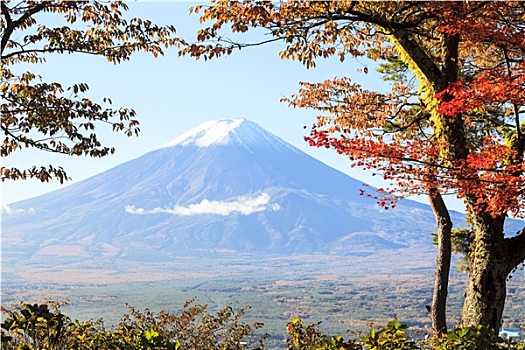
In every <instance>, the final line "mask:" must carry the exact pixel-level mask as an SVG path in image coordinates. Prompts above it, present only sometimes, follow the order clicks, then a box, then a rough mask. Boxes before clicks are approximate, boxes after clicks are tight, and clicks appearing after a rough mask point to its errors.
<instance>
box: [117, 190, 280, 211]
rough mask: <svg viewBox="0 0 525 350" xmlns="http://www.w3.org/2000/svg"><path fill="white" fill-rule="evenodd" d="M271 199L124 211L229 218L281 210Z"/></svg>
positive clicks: (246, 198) (262, 197)
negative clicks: (237, 215)
mask: <svg viewBox="0 0 525 350" xmlns="http://www.w3.org/2000/svg"><path fill="white" fill-rule="evenodd" d="M270 200H271V197H270V195H269V194H267V193H261V194H260V195H259V196H257V197H254V196H243V197H238V198H237V200H235V201H210V200H207V199H204V200H202V201H201V202H200V203H198V204H190V205H188V206H187V207H185V206H181V205H176V206H175V207H173V208H171V209H170V208H154V209H150V210H147V209H144V208H137V207H135V206H134V205H126V206H125V207H124V209H125V210H126V212H128V213H130V214H137V215H144V214H171V215H180V216H189V215H203V214H208V215H221V216H228V215H230V214H232V213H239V214H242V215H250V214H253V213H256V212H261V211H265V210H271V211H276V210H279V209H280V206H279V204H277V203H273V204H272V203H270Z"/></svg>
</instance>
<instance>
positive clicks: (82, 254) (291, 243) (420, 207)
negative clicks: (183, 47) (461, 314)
mask: <svg viewBox="0 0 525 350" xmlns="http://www.w3.org/2000/svg"><path fill="white" fill-rule="evenodd" d="M362 187H363V184H362V183H361V182H359V181H357V180H355V179H353V178H351V177H349V176H348V175H346V174H344V173H342V172H339V171H337V170H335V169H333V168H331V167H329V166H327V165H325V164H323V163H322V162H320V161H318V160H316V159H314V158H312V157H311V156H309V155H307V154H306V153H304V152H302V151H300V150H298V149H297V148H295V147H293V146H291V145H290V144H288V143H286V142H284V141H283V140H281V139H280V138H278V137H276V136H274V135H273V134H271V133H269V132H267V131H266V130H264V129H262V128H261V127H260V126H258V125H257V124H255V123H253V122H251V121H248V120H244V119H236V120H220V121H210V122H207V123H204V124H202V125H200V126H198V127H197V128H195V129H193V130H191V131H189V132H187V133H185V134H183V135H181V136H180V137H178V138H176V139H175V140H173V141H172V142H170V143H168V144H166V145H165V146H163V147H161V148H160V149H157V150H154V151H152V152H149V153H147V154H145V155H143V156H141V157H139V158H136V159H133V160H131V161H128V162H126V163H123V164H121V165H118V166H116V167H114V168H112V169H110V170H108V171H106V172H104V173H101V174H99V175H96V176H94V177H91V178H88V179H86V180H84V181H81V182H78V183H76V184H73V185H70V186H67V187H65V188H63V189H60V190H57V191H54V192H50V193H48V194H45V195H42V196H39V197H36V198H32V199H28V200H24V201H20V202H17V203H14V204H12V205H10V210H9V212H8V213H4V215H3V222H2V229H3V261H4V264H15V265H33V266H34V265H38V264H44V263H47V262H50V261H58V260H60V261H62V262H68V263H81V262H83V261H93V260H94V259H97V261H101V260H104V261H106V260H107V261H110V262H111V263H112V264H115V265H116V264H121V263H122V262H126V261H127V262H130V261H134V262H137V261H139V262H140V261H168V260H170V259H173V258H175V257H181V256H192V255H194V256H195V255H198V254H201V255H202V253H203V252H206V253H210V254H211V253H220V252H240V253H263V254H292V253H293V254H303V253H304V254H306V253H314V254H317V253H322V254H345V255H346V254H362V255H366V254H372V253H375V252H378V251H382V250H393V249H399V248H403V247H411V246H420V247H421V246H426V247H428V246H431V244H432V243H431V238H430V235H429V233H430V232H432V230H433V229H434V223H435V220H434V217H433V214H432V212H431V210H430V208H429V207H428V206H426V205H424V204H421V203H417V202H414V201H409V200H403V201H401V202H400V203H399V204H398V206H397V208H396V209H395V210H389V211H385V210H383V209H380V208H378V207H377V205H376V202H375V201H374V200H372V199H369V198H367V197H366V196H361V195H359V189H360V188H362ZM453 218H454V221H455V222H464V216H463V215H462V214H459V213H453Z"/></svg>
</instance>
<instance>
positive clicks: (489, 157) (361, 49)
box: [182, 0, 525, 329]
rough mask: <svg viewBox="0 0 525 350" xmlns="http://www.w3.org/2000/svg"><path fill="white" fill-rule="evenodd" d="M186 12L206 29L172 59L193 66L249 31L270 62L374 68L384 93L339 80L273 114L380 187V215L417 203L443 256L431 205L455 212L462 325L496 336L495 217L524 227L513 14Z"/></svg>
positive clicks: (294, 9)
mask: <svg viewBox="0 0 525 350" xmlns="http://www.w3.org/2000/svg"><path fill="white" fill-rule="evenodd" d="M194 10H195V12H198V13H201V21H202V22H206V21H211V22H212V24H210V25H209V26H206V27H204V28H202V29H201V30H199V32H198V41H199V42H197V43H193V44H188V45H187V46H186V47H185V48H184V49H183V51H182V54H187V55H191V56H194V57H196V58H204V59H210V58H214V57H219V56H222V55H228V54H230V53H232V52H233V51H234V50H236V49H239V48H242V47H246V46H255V45H260V44H262V43H264V42H261V43H247V44H243V43H239V42H235V41H233V40H230V39H229V38H228V35H227V34H226V28H225V27H226V25H228V26H230V29H231V31H232V32H234V33H243V32H246V31H248V30H249V29H250V28H254V27H262V28H263V29H265V30H267V32H268V39H266V41H265V42H270V41H282V42H284V43H285V45H286V47H285V49H284V50H282V51H281V52H280V53H279V54H280V56H281V57H282V58H283V59H293V60H297V61H300V62H301V63H303V64H304V65H306V67H314V66H315V62H316V61H317V60H318V59H322V58H326V57H330V56H338V57H339V59H340V60H341V61H344V60H345V59H347V58H348V57H363V56H367V57H368V58H371V59H372V60H375V61H377V62H378V63H380V69H379V71H380V73H381V74H382V75H383V78H384V79H385V80H387V81H388V82H389V83H390V91H389V92H386V93H384V92H380V91H374V90H366V89H364V88H363V87H362V86H361V84H359V83H357V82H354V81H352V79H351V78H350V77H349V76H344V77H335V78H333V79H329V80H326V81H323V82H317V83H311V82H302V83H301V88H300V90H299V92H298V93H297V94H296V95H294V96H291V97H289V98H287V99H285V101H286V102H288V103H289V104H290V106H292V107H298V108H307V109H314V110H317V111H319V116H318V117H317V120H316V122H315V123H314V125H313V127H312V130H311V133H310V135H309V136H307V137H306V139H307V141H308V142H309V143H310V145H312V146H317V147H327V148H331V149H334V150H335V151H336V152H338V153H339V154H341V155H344V156H346V157H348V159H349V160H350V163H351V165H352V166H357V167H362V168H365V169H370V170H372V171H374V172H375V173H378V174H381V175H382V176H383V178H384V179H386V180H388V181H390V182H391V184H392V185H391V186H390V187H389V188H384V189H380V191H381V192H382V195H381V196H379V197H378V200H379V203H380V204H381V205H383V206H385V207H389V206H392V204H395V200H396V198H398V196H399V195H401V196H406V195H412V194H427V195H428V196H429V199H430V202H431V204H432V206H433V208H434V212H435V214H436V219H437V221H438V228H440V227H441V229H439V230H438V233H439V232H441V236H442V237H443V240H442V241H443V244H445V245H446V246H447V247H446V248H445V250H447V249H448V251H449V254H450V230H451V226H452V225H451V223H450V217H449V215H448V209H447V208H446V205H445V204H444V202H443V201H442V199H441V196H442V195H443V194H450V193H452V194H455V195H456V196H457V197H459V198H462V199H464V201H465V204H466V207H467V211H468V213H469V221H470V223H471V225H472V230H473V232H474V239H473V248H472V250H471V253H470V257H469V261H470V265H469V266H470V268H469V286H468V288H467V293H466V301H465V306H464V309H463V315H462V318H463V323H464V324H466V325H475V324H484V325H487V326H489V327H491V328H493V329H497V328H498V327H499V322H500V320H501V315H502V312H503V305H504V301H505V279H506V277H507V275H508V274H509V273H510V272H511V271H512V269H513V268H515V267H516V266H517V265H518V264H519V263H521V262H523V260H524V259H525V231H524V230H522V231H521V232H518V233H517V234H515V235H514V236H513V237H512V238H508V237H507V238H506V237H505V233H504V229H503V223H504V221H505V218H506V217H507V215H509V214H512V215H514V216H517V217H524V216H525V209H524V204H525V174H524V172H525V162H524V150H525V137H524V131H525V123H524V122H523V120H522V118H523V114H524V112H525V108H524V105H525V85H524V83H525V74H524V73H525V70H524V69H525V55H524V53H525V41H524V40H523V39H524V37H525V35H524V34H525V33H524V30H525V5H523V3H521V2H461V1H454V2H420V1H413V2H412V1H396V2H383V1H377V2H375V1H374V2H371V1H333V2H332V1H327V2H309V1H292V2H279V3H274V2H260V1H246V2H229V1H220V0H219V1H216V2H213V3H212V4H211V6H196V7H195V8H194ZM362 72H363V73H364V74H369V73H370V72H369V71H368V69H367V68H366V67H365V68H363V69H362ZM447 242H448V243H447ZM438 265H439V263H438ZM445 270H446V273H448V267H447V268H446V269H445ZM445 290H446V284H445Z"/></svg>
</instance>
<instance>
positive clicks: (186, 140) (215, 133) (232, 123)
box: [161, 118, 245, 148]
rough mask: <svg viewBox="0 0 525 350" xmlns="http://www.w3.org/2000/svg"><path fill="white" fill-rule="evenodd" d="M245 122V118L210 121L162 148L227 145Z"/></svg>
mask: <svg viewBox="0 0 525 350" xmlns="http://www.w3.org/2000/svg"><path fill="white" fill-rule="evenodd" d="M243 122H245V120H244V118H239V119H235V120H210V121H208V122H205V123H203V124H200V125H199V126H197V127H196V128H194V129H192V130H190V131H188V132H186V133H184V134H182V135H181V136H179V137H177V138H176V139H174V140H172V141H170V142H168V143H167V144H165V145H164V146H162V147H161V148H167V147H172V146H176V145H182V146H188V145H192V144H194V145H196V146H198V147H208V146H211V145H214V144H215V145H226V144H228V143H229V142H230V133H231V132H232V131H234V130H235V129H237V128H238V127H239V126H240V125H241V124H242V123H243Z"/></svg>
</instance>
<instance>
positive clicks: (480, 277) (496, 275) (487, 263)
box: [461, 214, 510, 332]
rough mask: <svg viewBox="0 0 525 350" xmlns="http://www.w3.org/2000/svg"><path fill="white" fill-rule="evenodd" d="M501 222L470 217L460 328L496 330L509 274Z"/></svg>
mask: <svg viewBox="0 0 525 350" xmlns="http://www.w3.org/2000/svg"><path fill="white" fill-rule="evenodd" d="M504 220H505V218H504V217H503V216H502V217H497V218H492V217H491V216H490V215H489V214H473V215H472V229H473V231H474V235H475V238H474V243H473V249H472V251H471V253H470V264H469V283H468V286H467V290H466V293H465V303H464V305H463V311H462V321H461V323H462V325H463V326H475V325H484V326H486V327H489V328H491V329H493V330H494V331H496V332H497V331H498V330H499V328H500V325H501V318H502V315H503V308H504V306H505V296H506V293H507V290H506V288H507V276H508V274H509V272H510V270H509V264H508V262H507V249H506V242H505V239H504V233H503V223H504Z"/></svg>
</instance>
